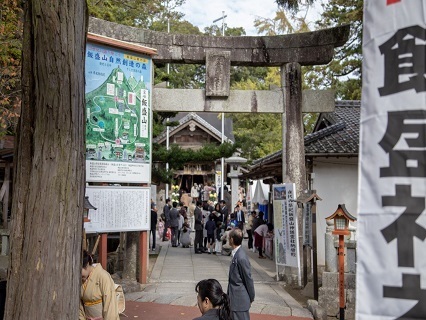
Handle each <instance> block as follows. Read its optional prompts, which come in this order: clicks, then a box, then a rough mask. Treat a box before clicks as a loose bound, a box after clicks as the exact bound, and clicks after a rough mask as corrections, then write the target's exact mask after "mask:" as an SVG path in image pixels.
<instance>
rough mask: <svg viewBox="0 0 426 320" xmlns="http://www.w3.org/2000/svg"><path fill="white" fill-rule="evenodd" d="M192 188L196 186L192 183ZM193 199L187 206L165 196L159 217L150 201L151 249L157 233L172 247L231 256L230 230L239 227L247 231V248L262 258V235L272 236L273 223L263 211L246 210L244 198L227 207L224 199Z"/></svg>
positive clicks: (154, 247)
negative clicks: (213, 200) (215, 201)
mask: <svg viewBox="0 0 426 320" xmlns="http://www.w3.org/2000/svg"><path fill="white" fill-rule="evenodd" d="M194 187H197V186H196V185H195V184H194ZM194 192H195V191H194ZM194 195H195V193H194ZM194 198H195V199H193V200H192V202H191V203H189V205H186V204H185V203H183V202H179V203H178V202H176V201H173V202H172V201H171V200H170V199H166V203H165V206H164V208H163V212H162V213H161V215H160V216H159V215H158V212H157V211H158V210H157V207H156V205H155V203H154V202H152V204H151V234H152V237H151V250H152V251H155V250H156V242H157V241H156V240H157V239H155V238H156V234H157V232H158V237H159V240H161V241H163V242H164V241H170V243H171V246H172V247H183V248H190V247H193V248H194V252H195V253H196V254H201V253H207V254H224V255H230V254H231V250H232V248H231V246H230V241H229V233H230V232H231V231H232V230H233V229H235V228H238V229H240V230H242V231H243V234H244V233H246V234H247V238H248V249H249V250H253V252H255V251H258V253H259V258H260V259H264V258H265V257H264V255H263V250H264V248H263V242H264V238H265V237H272V235H273V226H272V224H270V223H267V222H266V221H265V220H264V214H263V212H262V211H258V210H254V211H251V212H247V210H246V208H245V206H244V205H243V201H238V202H237V203H236V204H235V206H234V207H233V208H232V209H229V207H228V205H227V203H226V201H225V200H221V201H219V202H217V203H213V202H212V201H210V200H208V201H202V200H200V199H199V198H196V197H194ZM196 199H197V200H196ZM191 234H193V236H192V237H191Z"/></svg>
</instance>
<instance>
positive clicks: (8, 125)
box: [0, 0, 23, 137]
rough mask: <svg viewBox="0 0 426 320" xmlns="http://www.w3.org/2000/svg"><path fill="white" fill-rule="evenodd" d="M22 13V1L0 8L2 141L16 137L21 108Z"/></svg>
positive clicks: (10, 0)
mask: <svg viewBox="0 0 426 320" xmlns="http://www.w3.org/2000/svg"><path fill="white" fill-rule="evenodd" d="M22 27H23V25H22V9H21V8H20V6H19V1H16V0H4V1H3V2H2V4H0V137H1V136H2V135H4V134H12V133H13V132H14V129H15V127H16V124H17V121H18V118H19V110H20V104H21V51H22Z"/></svg>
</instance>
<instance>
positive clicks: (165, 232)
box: [163, 223, 170, 241]
mask: <svg viewBox="0 0 426 320" xmlns="http://www.w3.org/2000/svg"><path fill="white" fill-rule="evenodd" d="M167 228H170V226H169V224H168V223H164V231H163V241H166V237H167Z"/></svg>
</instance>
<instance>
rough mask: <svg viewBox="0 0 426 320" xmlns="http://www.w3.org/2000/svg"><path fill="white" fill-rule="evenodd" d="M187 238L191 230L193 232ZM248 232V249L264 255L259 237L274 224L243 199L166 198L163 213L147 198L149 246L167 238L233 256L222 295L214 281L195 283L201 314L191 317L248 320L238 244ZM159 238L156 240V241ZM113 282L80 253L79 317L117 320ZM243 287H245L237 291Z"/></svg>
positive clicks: (245, 266) (248, 293)
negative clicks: (230, 205) (187, 200)
mask: <svg viewBox="0 0 426 320" xmlns="http://www.w3.org/2000/svg"><path fill="white" fill-rule="evenodd" d="M194 233H195V235H194V236H191V234H194ZM245 233H246V234H247V238H248V243H247V245H248V249H249V250H253V251H256V250H257V251H258V253H259V258H260V259H264V258H265V257H264V256H263V240H264V237H272V235H273V226H272V224H270V223H267V222H266V221H265V220H264V215H263V212H261V211H251V212H247V211H246V209H245V207H244V206H243V202H242V201H238V202H237V203H236V205H235V206H234V207H233V208H232V209H229V208H228V205H227V203H226V201H224V200H221V201H219V202H218V203H216V204H214V203H213V202H212V201H210V200H207V201H202V200H201V199H197V200H193V201H192V202H191V203H190V204H189V205H185V204H184V203H183V202H180V203H178V202H175V201H174V202H172V201H171V200H170V199H167V200H166V203H165V206H164V208H163V211H162V213H161V214H160V215H159V214H158V209H157V206H156V204H155V203H154V201H151V237H150V239H151V241H150V243H151V250H152V251H155V250H156V244H157V240H162V241H170V244H171V247H183V248H191V247H193V248H194V252H195V254H202V253H207V254H223V255H229V256H232V259H231V264H230V268H229V278H228V288H227V293H225V292H224V291H223V290H222V287H221V285H220V283H219V282H218V281H217V280H215V279H206V280H202V281H200V282H199V283H198V284H197V285H196V287H195V290H196V292H197V304H198V307H199V309H200V312H201V314H202V316H201V317H199V318H196V319H194V320H209V319H214V320H228V319H235V320H238V319H250V315H249V309H250V306H251V303H252V302H253V300H254V296H255V293H254V286H253V280H252V277H251V266H250V261H249V259H248V256H247V254H246V252H245V250H244V249H243V248H242V242H243V239H244V234H245ZM157 238H158V239H157ZM115 288H116V287H115V284H114V281H113V280H112V278H111V276H110V274H109V273H108V272H107V271H105V270H104V269H103V268H102V266H101V265H100V264H95V263H93V259H92V257H91V256H90V254H88V252H86V251H85V252H84V253H83V264H82V287H81V304H80V319H118V318H119V317H118V312H119V311H118V308H117V305H116V303H115V300H114V299H111V297H113V296H115ZM242 288H244V289H243V290H242Z"/></svg>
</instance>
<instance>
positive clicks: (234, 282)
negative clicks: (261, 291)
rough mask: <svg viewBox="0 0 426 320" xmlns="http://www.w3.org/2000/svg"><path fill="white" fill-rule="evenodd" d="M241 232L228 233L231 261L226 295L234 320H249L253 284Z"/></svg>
mask: <svg viewBox="0 0 426 320" xmlns="http://www.w3.org/2000/svg"><path fill="white" fill-rule="evenodd" d="M242 242H243V232H242V231H241V229H238V228H236V229H234V230H232V231H231V232H230V233H229V243H230V245H231V247H232V261H231V265H230V267H229V279H228V295H229V299H230V302H231V310H232V315H233V319H234V320H250V313H249V310H250V306H251V303H252V302H253V301H254V284H253V278H252V277H251V265H250V261H249V258H248V256H247V254H246V252H245V251H244V249H243V248H242V247H241V243H242Z"/></svg>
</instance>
